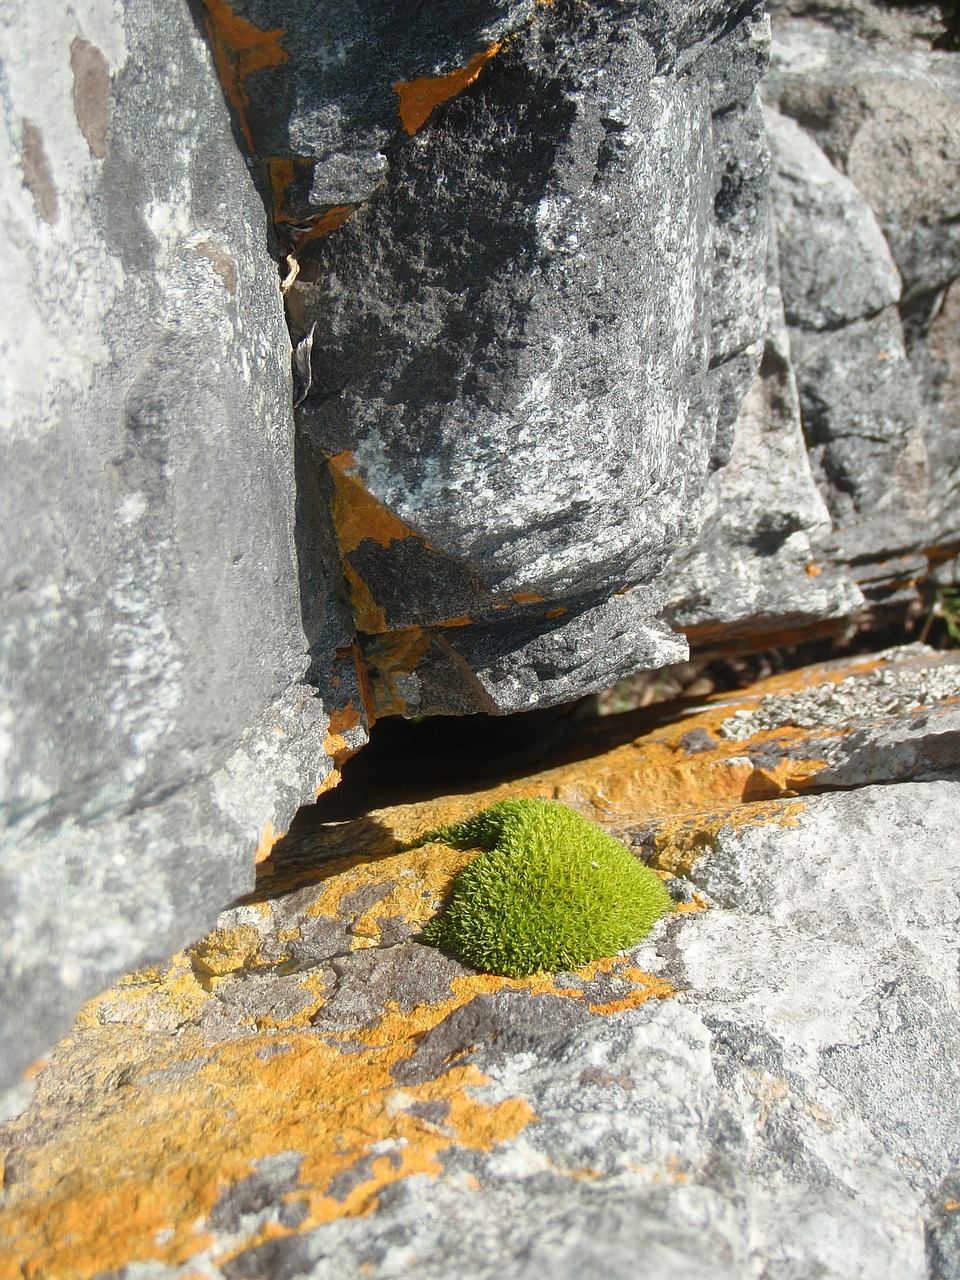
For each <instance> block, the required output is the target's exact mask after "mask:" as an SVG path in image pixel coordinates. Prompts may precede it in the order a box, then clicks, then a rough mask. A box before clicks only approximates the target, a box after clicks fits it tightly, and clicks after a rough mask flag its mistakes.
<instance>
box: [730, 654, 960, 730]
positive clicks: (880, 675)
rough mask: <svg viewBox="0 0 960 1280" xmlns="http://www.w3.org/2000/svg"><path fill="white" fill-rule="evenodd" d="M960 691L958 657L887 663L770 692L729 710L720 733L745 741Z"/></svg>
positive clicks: (847, 721) (901, 709)
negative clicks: (790, 690)
mask: <svg viewBox="0 0 960 1280" xmlns="http://www.w3.org/2000/svg"><path fill="white" fill-rule="evenodd" d="M935 652H936V651H935V650H933V649H929V648H926V647H925V646H919V645H909V646H904V647H903V648H900V649H896V650H894V649H891V650H888V651H887V652H886V653H885V654H881V655H879V656H880V657H882V658H887V659H891V658H896V657H897V656H899V655H907V656H909V657H911V658H917V657H923V656H924V655H926V654H930V655H933V654H935ZM956 697H960V663H953V662H936V663H931V664H930V665H924V666H915V665H909V666H907V665H890V666H880V667H876V668H874V669H873V670H871V671H866V672H864V673H863V674H862V675H852V676H847V678H846V679H845V680H841V681H839V683H834V682H832V681H831V682H828V683H825V684H819V685H815V686H813V687H812V688H809V689H801V690H799V691H798V692H797V693H791V694H787V695H783V694H771V695H769V696H768V697H766V698H764V699H763V700H762V701H761V702H760V704H759V706H757V707H755V708H754V709H752V710H741V711H737V712H735V713H734V714H733V715H732V716H729V717H728V718H727V719H726V720H724V721H723V723H722V724H721V725H720V727H719V730H718V732H719V734H720V736H721V737H722V738H726V739H727V740H728V741H731V742H745V741H746V740H747V739H748V738H752V737H753V736H754V734H757V733H760V732H762V731H763V730H764V729H780V728H783V727H786V726H794V727H796V728H798V729H842V728H845V727H848V726H849V725H851V724H852V723H854V722H855V721H875V720H885V719H887V718H888V717H890V716H896V715H903V714H904V713H906V712H909V711H915V710H916V709H917V708H919V707H927V706H930V705H931V704H932V703H935V702H942V701H943V700H944V699H945V698H956Z"/></svg>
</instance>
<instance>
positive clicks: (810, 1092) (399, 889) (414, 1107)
mask: <svg viewBox="0 0 960 1280" xmlns="http://www.w3.org/2000/svg"><path fill="white" fill-rule="evenodd" d="M958 694H960V663H958V661H957V660H956V658H955V657H953V656H950V655H942V654H937V653H934V652H933V651H930V650H924V649H922V648H920V647H918V646H914V647H912V648H910V649H908V650H905V651H904V650H901V651H892V652H891V653H890V654H888V655H883V656H878V657H874V658H872V659H869V660H867V659H863V660H854V661H851V662H848V663H847V664H845V665H841V664H834V665H832V666H827V667H820V668H811V669H807V670H806V671H803V672H795V673H792V675H791V676H790V677H778V678H776V679H774V680H770V681H766V682H764V683H763V684H762V685H760V686H757V687H756V688H755V689H752V690H748V691H746V693H745V694H744V695H742V696H738V697H729V696H728V697H724V698H714V699H712V700H711V701H710V702H709V703H708V704H707V705H706V706H705V707H703V708H700V709H697V710H695V711H693V712H691V713H690V714H688V715H687V716H685V717H683V718H681V719H679V720H677V721H676V722H674V723H671V724H669V725H665V726H661V727H659V728H656V729H654V730H652V731H649V730H648V732H647V733H646V734H644V735H641V736H639V737H634V738H632V739H631V740H630V741H629V742H625V743H623V744H622V745H620V746H615V747H613V748H611V749H608V750H607V751H605V752H602V753H600V754H598V755H596V756H594V757H593V758H592V759H590V760H580V761H578V762H575V763H569V764H563V765H559V766H557V767H556V768H554V769H551V770H547V771H546V772H543V773H541V774H538V775H534V776H531V777H529V778H527V779H524V780H521V781H520V782H518V783H512V784H510V785H509V786H508V785H507V784H504V785H503V786H502V787H499V788H494V789H492V790H489V791H486V792H476V791H475V792H473V793H470V794H461V795H452V796H448V797H445V798H443V799H440V800H431V801H425V802H420V803H411V804H407V805H403V806H395V807H393V808H391V809H381V810H374V811H372V812H371V813H369V814H367V815H366V816H365V817H363V818H361V819H358V820H356V821H353V822H345V823H338V824H333V825H331V826H329V827H325V828H324V827H320V828H317V829H315V830H314V831H313V832H312V833H311V834H310V835H309V836H307V837H303V838H302V839H301V840H300V842H299V845H297V846H295V847H290V845H289V842H288V844H287V845H286V846H284V845H281V846H278V847H277V848H276V849H275V851H274V854H273V856H272V857H271V859H269V860H268V861H267V862H266V863H265V864H264V867H263V869H262V874H261V877H260V880H259V883H258V887H257V889H256V891H255V892H254V893H253V894H252V895H250V896H249V897H248V898H246V899H244V900H242V901H241V902H239V903H238V904H236V905H235V906H234V907H232V908H231V909H230V910H228V911H227V912H225V913H224V914H223V915H222V916H221V918H220V921H219V927H218V929H217V930H216V931H215V932H213V933H212V934H210V935H208V936H207V937H206V938H204V939H203V940H202V941H200V942H198V943H197V944H196V945H194V946H193V947H192V948H191V949H189V950H188V951H185V952H181V953H179V954H178V955H176V956H174V957H173V959H172V960H171V961H169V962H168V963H166V964H164V965H161V966H158V967H157V968H154V969H151V970H144V971H140V972H137V973H134V974H131V975H129V976H128V977H127V978H125V979H123V980H122V981H121V982H120V983H119V984H118V985H117V986H116V987H114V988H112V989H111V990H109V991H107V992H105V993H104V994H103V995H101V996H99V997H98V998H97V999H96V1000H94V1001H92V1002H91V1003H90V1004H88V1005H87V1006H86V1007H85V1008H84V1010H83V1011H82V1013H81V1015H80V1017H79V1019H78V1021H77V1023H76V1025H75V1027H74V1028H73V1030H72V1031H71V1032H70V1034H69V1036H68V1037H67V1038H66V1039H65V1040H63V1041H62V1042H61V1044H60V1045H59V1046H58V1048H57V1049H56V1051H55V1052H54V1054H53V1056H52V1058H51V1060H50V1062H49V1064H48V1065H47V1066H46V1068H45V1069H44V1070H42V1071H40V1073H39V1075H38V1076H37V1078H36V1080H35V1081H34V1088H35V1093H34V1097H33V1101H32V1103H31V1105H30V1106H29V1107H28V1109H27V1110H26V1111H25V1113H24V1114H23V1115H21V1116H20V1117H19V1118H17V1119H14V1120H13V1121H11V1122H10V1123H9V1124H8V1126H7V1127H6V1129H5V1130H3V1151H4V1170H5V1172H4V1191H3V1202H2V1217H0V1221H2V1224H3V1235H4V1239H5V1241H6V1243H5V1244H4V1245H3V1246H2V1252H0V1275H3V1276H6V1275H8V1274H9V1275H11V1276H20V1275H21V1274H26V1275H30V1276H38V1277H39V1276H47V1275H57V1276H64V1277H66V1276H70V1277H94V1276H104V1275H111V1276H115V1275H122V1276H125V1277H129V1278H130V1280H132V1278H133V1277H134V1276H135V1277H137V1280H144V1278H146V1277H149V1278H150V1280H154V1278H155V1280H160V1278H161V1277H162V1278H163V1280H168V1278H170V1280H172V1278H173V1277H178V1278H179V1277H186V1276H195V1275H199V1274H203V1275H206V1276H211V1277H217V1276H222V1277H225V1278H226V1280H245V1278H251V1280H252V1278H253V1277H259V1276H265V1275H267V1276H270V1277H289V1278H293V1277H300V1276H303V1277H312V1278H313V1277H316V1278H321V1277H322V1278H323V1280H343V1278H344V1277H351V1278H352V1277H361V1276H363V1277H368V1276H370V1277H388V1276H399V1275H403V1276H410V1277H416V1278H417V1280H428V1278H429V1280H434V1278H435V1280H448V1277H450V1276H451V1275H457V1276H463V1277H468V1278H470V1280H472V1278H473V1277H476V1278H477V1280H480V1278H483V1280H486V1278H487V1277H489V1278H490V1280H493V1278H494V1277H498V1278H499V1277H502V1276H504V1275H514V1274H522V1275H523V1276H524V1277H527V1276H531V1277H541V1276H542V1277H544V1280H546V1277H548V1276H550V1277H567V1276H569V1277H571V1278H573V1277H579V1276H584V1275H595V1274H596V1275H598V1274H603V1275H605V1276H612V1277H616V1278H619V1277H621V1276H622V1277H624V1280H626V1278H627V1277H630V1278H631V1280H635V1278H636V1277H641V1278H644V1277H649V1278H650V1280H653V1278H654V1277H656V1278H657V1280H662V1278H666V1280H672V1278H673V1277H676V1280H680V1278H681V1277H682V1278H683V1280H688V1278H689V1277H691V1276H694V1277H701V1276H702V1277H705V1278H706V1277H717V1278H719V1277H723V1278H727V1277H729V1278H730V1280H733V1278H736V1280H741V1278H742V1280H746V1278H747V1277H755V1276H758V1275H761V1274H762V1275H764V1276H767V1277H775V1278H777V1280H780V1278H781V1277H782V1278H783V1280H786V1278H787V1277H797V1276H810V1275H817V1276H823V1277H844V1278H846V1277H850V1280H853V1277H856V1276H862V1275H864V1274H869V1275H871V1276H876V1277H882V1278H884V1280H886V1278H887V1277H889V1280H910V1278H912V1277H916V1278H917V1280H926V1277H928V1276H933V1277H938V1278H941V1280H946V1278H947V1277H953V1276H955V1275H956V1274H957V1271H956V1265H955V1264H956V1260H957V1256H958V1245H960V1240H958V1226H957V1221H958V1220H957V1218H956V1213H957V1205H958V1201H960V1195H958V1189H960V1102H958V1099H960V1079H958V1075H960V1071H958V1067H957V1062H958V1061H960V989H958V979H957V974H958V944H960V940H958V928H957V926H958V923H960V895H958V885H960V846H958V844H957V841H956V838H955V833H956V813H957V805H958V803H960V740H958V736H957V733H956V728H955V725H956V720H955V717H956V714H957V710H956V709H957V697H958ZM761 758H762V759H763V761H764V763H763V764H758V763H757V761H758V760H759V759H761ZM877 783H882V784H884V785H875V784H877ZM891 784H895V785H891ZM834 787H838V788H842V789H839V790H833V789H832V788H834ZM851 788H853V789H851ZM502 794H540V795H548V796H554V797H559V798H562V799H565V800H567V801H568V802H571V803H574V804H575V805H576V807H578V808H579V809H581V810H582V811H584V812H587V813H590V815H591V816H594V817H598V816H600V817H602V819H603V821H604V823H605V825H606V826H607V827H608V828H609V829H611V830H614V831H616V832H618V833H619V834H620V835H622V836H623V837H624V838H625V839H627V840H628V841H629V842H630V843H632V844H633V846H634V848H635V849H636V851H637V852H638V855H639V856H642V857H643V858H644V859H645V860H647V861H648V862H649V863H650V865H652V866H653V867H654V868H655V869H656V870H657V871H658V872H659V874H660V875H661V876H662V877H663V878H664V880H665V881H666V882H667V884H668V887H669V888H670V889H671V891H672V893H673V895H674V897H675V899H676V900H677V903H678V911H677V913H676V914H675V915H672V916H668V917H666V918H665V919H664V920H663V921H661V922H660V924H659V925H658V926H657V927H656V929H655V930H654V932H653V933H652V934H651V935H650V936H649V938H648V939H647V940H646V941H645V942H644V943H643V944H642V945H641V946H640V947H639V948H636V949H635V950H634V951H632V952H630V953H626V954H624V955H621V956H616V957H611V958H610V959H608V960H603V961H599V962H596V963H594V964H592V965H589V966H587V967H586V968H585V969H583V970H580V971H579V972H577V973H573V974H560V975H557V976H555V977H548V976H538V977H533V978H529V979H524V980H510V979H504V978H500V977H497V976H493V975H483V974H478V973H475V972H474V971H472V970H470V969H468V968H466V967H465V966H463V965H461V964H460V963H459V962H457V961H455V960H454V959H452V958H450V957H448V956H445V955H443V954H441V953H440V952H438V951H436V950H433V949H431V948H429V947H426V946H424V945H423V944H422V943H420V942H419V941H418V933H419V930H420V928H421V927H422V925H423V923H424V922H425V921H426V920H427V919H429V918H430V917H431V916H432V915H433V913H434V912H435V911H436V910H437V908H438V907H439V905H440V903H441V901H442V899H443V896H444V894H445V892H446V891H447V889H448V887H449V884H450V882H451V879H452V877H453V875H454V874H455V873H456V872H457V870H459V868H460V867H462V866H463V865H464V864H465V862H466V861H467V860H468V859H469V857H470V856H471V855H470V853H469V852H465V851H458V850H453V849H451V848H449V847H447V846H445V845H443V844H439V843H434V844H430V845H426V846H422V847H420V848H417V849H414V850H407V851H404V850H402V849H401V848H400V843H401V841H405V840H408V839H409V838H410V837H412V836H415V835H417V834H419V833H420V832H422V831H423V830H424V829H425V828H426V827H428V826H430V825H432V824H433V823H434V822H436V821H438V820H445V821H449V820H451V819H454V818H457V817H460V816H462V814H463V813H465V812H472V811H475V810H476V809H478V808H480V807H482V805H484V804H486V803H489V801H490V800H491V799H493V798H497V797H498V796H500V795H502Z"/></svg>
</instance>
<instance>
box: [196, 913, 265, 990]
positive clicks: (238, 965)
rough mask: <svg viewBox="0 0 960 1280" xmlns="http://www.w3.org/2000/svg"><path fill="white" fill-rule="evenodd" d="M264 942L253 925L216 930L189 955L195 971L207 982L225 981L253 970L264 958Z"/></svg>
mask: <svg viewBox="0 0 960 1280" xmlns="http://www.w3.org/2000/svg"><path fill="white" fill-rule="evenodd" d="M262 944H263V938H262V937H261V935H260V933H259V931H258V930H257V929H255V928H254V926H253V925H252V924H241V925H236V926H235V927H234V928H232V929H215V930H214V931H213V933H209V934H207V936H206V937H205V938H204V939H203V940H202V941H201V942H198V943H197V945H196V946H195V947H192V948H191V949H190V951H189V952H188V955H189V956H190V960H191V962H192V964H193V967H194V969H195V970H196V971H197V973H198V974H200V975H201V982H202V981H203V979H204V978H223V977H225V976H226V975H227V974H232V973H239V972H240V970H241V969H247V968H249V967H250V966H251V965H252V964H253V963H254V961H255V960H256V959H257V957H258V956H259V955H260V949H261V946H262Z"/></svg>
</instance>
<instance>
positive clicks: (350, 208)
mask: <svg viewBox="0 0 960 1280" xmlns="http://www.w3.org/2000/svg"><path fill="white" fill-rule="evenodd" d="M359 208H360V206H359V205H358V204H335V205H333V206H332V207H331V208H329V209H325V210H324V211H323V213H318V214H317V216H316V217H315V218H314V219H313V220H312V222H311V223H310V225H309V226H303V225H301V226H299V227H292V228H291V232H290V234H291V235H292V236H293V241H294V243H295V244H296V245H297V246H299V245H301V244H303V243H304V242H305V241H307V240H319V239H320V238H321V237H322V236H328V235H329V234H330V232H331V231H336V229H337V228H338V227H342V226H343V224H344V223H345V222H346V221H347V220H348V218H352V217H353V215H354V214H355V213H356V212H357V210H358V209H359Z"/></svg>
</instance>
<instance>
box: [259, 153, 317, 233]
mask: <svg viewBox="0 0 960 1280" xmlns="http://www.w3.org/2000/svg"><path fill="white" fill-rule="evenodd" d="M264 164H265V165H266V169H267V173H268V175H269V178H270V190H271V193H272V195H273V220H274V222H277V223H293V224H296V223H297V222H299V218H298V216H297V214H296V213H295V212H293V211H289V210H288V209H287V208H286V204H287V191H288V190H289V188H290V187H291V186H292V184H293V183H294V181H295V180H296V178H297V174H298V170H299V171H304V170H312V169H313V166H314V161H313V159H311V158H310V157H308V156H270V157H269V158H267V159H266V160H265V161H264Z"/></svg>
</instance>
